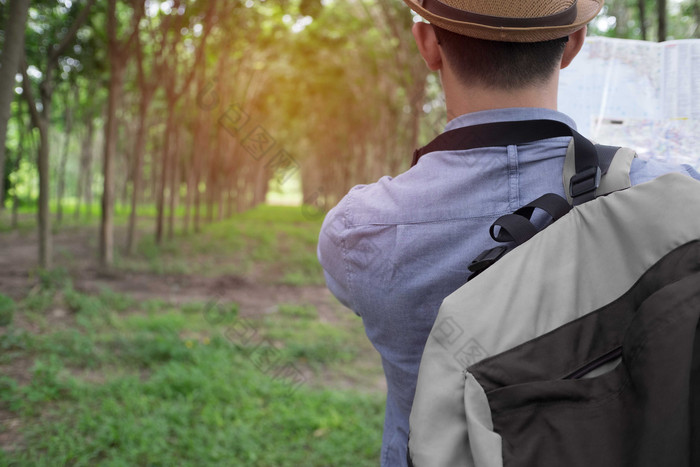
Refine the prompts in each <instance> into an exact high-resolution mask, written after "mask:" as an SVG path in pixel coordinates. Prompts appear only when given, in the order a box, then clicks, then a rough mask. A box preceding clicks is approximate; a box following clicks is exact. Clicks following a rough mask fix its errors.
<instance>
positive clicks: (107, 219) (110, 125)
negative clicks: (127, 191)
mask: <svg viewBox="0 0 700 467" xmlns="http://www.w3.org/2000/svg"><path fill="white" fill-rule="evenodd" d="M111 61H112V70H111V76H110V80H109V98H108V100H107V122H106V123H105V133H104V138H105V140H104V160H103V175H104V185H103V186H104V188H103V190H102V222H101V224H100V265H101V266H102V267H110V266H111V265H112V263H113V262H114V162H115V161H114V158H115V156H116V150H117V103H118V101H119V94H120V93H121V89H122V84H123V79H124V68H123V67H120V66H119V63H118V61H117V60H111Z"/></svg>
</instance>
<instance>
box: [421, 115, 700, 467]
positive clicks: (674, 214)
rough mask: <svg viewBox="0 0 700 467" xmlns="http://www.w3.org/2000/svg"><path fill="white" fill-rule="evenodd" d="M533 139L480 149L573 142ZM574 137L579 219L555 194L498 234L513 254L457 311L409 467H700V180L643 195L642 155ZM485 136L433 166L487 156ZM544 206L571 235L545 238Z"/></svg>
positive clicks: (484, 266)
mask: <svg viewBox="0 0 700 467" xmlns="http://www.w3.org/2000/svg"><path fill="white" fill-rule="evenodd" d="M508 125H512V128H514V130H513V131H511V130H510V129H509V127H508ZM530 125H534V128H535V129H534V130H533V127H523V124H522V123H509V124H507V125H505V126H503V127H500V128H496V129H494V130H493V132H492V133H493V134H496V135H498V136H497V137H495V138H491V137H490V136H486V137H483V136H479V137H478V138H479V140H480V141H479V142H477V143H476V144H481V145H483V146H487V145H496V144H494V143H499V142H500V143H505V144H520V143H522V142H523V141H521V140H522V139H523V138H524V137H523V135H524V134H530V133H532V132H533V131H534V133H535V134H534V135H533V136H532V137H530V136H527V137H526V138H525V139H528V138H535V139H543V138H542V137H541V136H542V134H545V137H546V135H547V134H549V133H548V132H554V133H557V132H562V131H563V130H562V129H561V128H558V129H555V128H554V127H555V126H556V125H553V124H552V125H550V124H549V123H547V122H539V123H535V124H531V123H530ZM521 127H523V128H522V129H521ZM540 127H546V128H548V129H546V130H541V129H540ZM486 130H487V131H486V133H487V134H490V133H489V132H491V130H490V129H489V128H486ZM570 131H571V132H572V133H570V134H573V136H574V138H573V140H572V144H571V145H570V147H569V151H568V153H567V160H566V163H565V168H564V175H563V179H564V183H565V186H566V187H568V192H569V201H570V202H572V203H573V204H574V207H573V208H572V209H562V208H561V206H562V202H561V201H557V202H553V201H552V198H551V196H547V197H544V198H546V199H547V201H538V202H535V203H532V205H528V206H526V207H525V208H523V209H521V210H519V211H518V212H516V213H515V214H513V215H511V216H515V217H509V216H505V217H504V218H502V219H499V220H498V221H496V223H495V224H494V227H492V229H491V233H492V236H493V237H494V239H495V240H499V241H504V242H506V243H504V244H503V245H502V246H497V247H495V248H494V249H492V250H489V251H487V252H484V253H483V254H482V255H480V257H479V258H477V259H476V260H475V262H474V263H473V264H472V268H471V269H472V270H473V271H474V272H475V273H476V274H477V275H476V276H475V277H474V278H473V280H470V281H469V282H467V283H466V284H465V285H464V286H462V287H461V288H460V289H458V290H457V291H455V292H454V293H452V294H451V295H450V296H448V297H447V298H446V299H445V300H444V301H443V304H442V306H441V308H440V311H439V313H438V316H437V319H436V321H435V324H434V326H433V329H432V331H431V334H430V336H429V338H428V340H427V343H426V346H425V350H424V353H423V357H422V361H421V366H420V372H419V376H418V385H417V389H416V394H415V399H414V403H413V409H412V412H411V417H410V435H409V452H408V458H409V465H414V466H416V467H422V466H430V467H439V466H449V467H454V466H477V467H501V466H507V467H509V466H536V467H548V466H552V467H554V466H556V467H561V466H567V467H571V466H582V467H583V466H585V467H590V466H594V467H619V466H649V467H652V466H654V467H656V466H674V467H676V466H700V332H699V331H700V330H699V328H698V326H699V325H700V182H698V181H696V180H694V179H692V178H691V177H687V176H684V175H681V174H673V173H672V174H667V175H664V176H662V177H659V178H657V179H655V180H654V181H651V182H648V183H643V184H640V185H636V186H634V187H630V180H629V167H630V165H631V160H632V158H633V157H635V156H634V153H633V152H632V151H630V150H627V149H611V148H609V147H597V148H596V147H594V146H593V145H592V144H591V143H590V142H588V141H587V140H585V138H583V137H581V136H580V135H578V134H575V132H574V131H573V130H570ZM504 132H507V134H509V135H510V134H515V135H516V136H515V137H510V136H501V135H503V134H504ZM565 133H566V132H565ZM460 138H461V139H460ZM469 138H470V137H468V136H463V137H457V136H456V134H453V135H452V136H448V137H445V138H443V140H442V142H441V143H437V144H434V143H435V142H434V143H431V144H432V146H430V145H429V146H428V147H426V148H425V149H424V150H423V153H427V152H431V151H432V150H434V148H435V147H438V148H439V147H453V148H455V147H458V148H468V147H472V146H471V145H470V144H472V143H473V142H471V143H470V142H469V141H467V140H469ZM471 138H474V136H472V137H471ZM499 138H500V139H499ZM458 140H459V141H458ZM482 140H483V141H482ZM530 140H532V139H530ZM507 141H509V142H507ZM440 145H442V146H440ZM477 147H478V146H477ZM611 154H612V156H611ZM418 157H420V154H418ZM415 159H417V157H415ZM601 166H602V167H603V168H602V170H601ZM565 204H568V203H565ZM536 208H541V209H543V210H545V211H547V212H549V211H552V212H550V215H551V217H552V218H553V219H554V220H555V222H552V223H551V225H549V226H548V227H547V228H546V229H543V230H541V231H539V229H538V228H536V227H534V226H533V225H532V224H531V223H530V220H529V219H530V216H532V212H533V210H535V209H536ZM562 211H563V212H562ZM528 224H529V225H528ZM514 244H520V245H519V246H517V247H516V248H513V245H514ZM510 250H512V251H510ZM505 253H507V254H505ZM501 257H502V258H501ZM497 260H498V261H497Z"/></svg>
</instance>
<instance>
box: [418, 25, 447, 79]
mask: <svg viewBox="0 0 700 467" xmlns="http://www.w3.org/2000/svg"><path fill="white" fill-rule="evenodd" d="M411 31H413V37H414V38H415V39H416V44H417V45H418V51H420V54H421V56H422V57H423V60H425V63H426V65H428V68H429V69H430V70H431V71H438V70H441V69H442V66H443V62H442V54H441V52H440V44H438V39H437V37H436V36H435V30H434V29H433V27H432V26H431V25H429V24H427V23H423V22H419V23H415V24H414V25H413V28H412V29H411Z"/></svg>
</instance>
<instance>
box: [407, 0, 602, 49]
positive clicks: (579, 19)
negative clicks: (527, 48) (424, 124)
mask: <svg viewBox="0 0 700 467" xmlns="http://www.w3.org/2000/svg"><path fill="white" fill-rule="evenodd" d="M404 2H406V4H407V5H408V6H409V7H410V8H411V9H412V10H413V11H415V12H416V13H418V14H419V15H420V16H422V17H423V18H425V19H426V20H428V21H429V22H430V23H431V24H434V25H436V26H439V27H441V28H443V29H447V30H448V31H452V32H454V33H457V34H461V35H463V36H469V37H475V38H477V39H485V40H490V41H501V42H543V41H549V40H553V39H558V38H560V37H564V36H568V35H569V34H571V33H573V32H576V31H578V30H579V29H581V28H582V27H584V26H585V25H586V24H588V23H589V22H590V21H591V20H592V19H593V18H595V17H596V16H597V15H598V13H599V12H600V10H601V9H602V8H603V0H578V2H577V6H576V19H575V20H574V22H573V23H571V24H566V25H563V26H540V27H529V28H514V27H495V26H486V25H483V24H478V23H468V22H463V21H456V20H453V19H450V18H445V17H443V16H439V15H436V14H434V13H431V12H430V11H428V10H426V9H425V8H423V6H422V5H421V3H422V2H421V0H404Z"/></svg>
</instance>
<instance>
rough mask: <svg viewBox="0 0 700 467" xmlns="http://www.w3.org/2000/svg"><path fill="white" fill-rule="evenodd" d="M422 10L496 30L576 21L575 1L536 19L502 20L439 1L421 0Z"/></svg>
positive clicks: (558, 24) (498, 17)
mask: <svg viewBox="0 0 700 467" xmlns="http://www.w3.org/2000/svg"><path fill="white" fill-rule="evenodd" d="M422 6H423V8H425V9H426V10H428V11H429V12H431V13H433V14H435V15H439V16H442V17H443V18H447V19H451V20H455V21H462V22H465V23H474V24H482V25H484V26H493V27H496V28H540V27H547V26H566V25H569V24H573V23H574V22H575V21H576V1H574V3H573V4H572V5H571V6H570V7H569V8H567V9H566V10H563V11H560V12H559V13H555V14H553V15H549V16H542V17H538V18H504V17H500V16H490V15H482V14H479V13H471V12H469V11H464V10H460V9H458V8H454V7H451V6H449V5H445V4H444V3H442V2H441V1H440V0H423V2H422Z"/></svg>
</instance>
